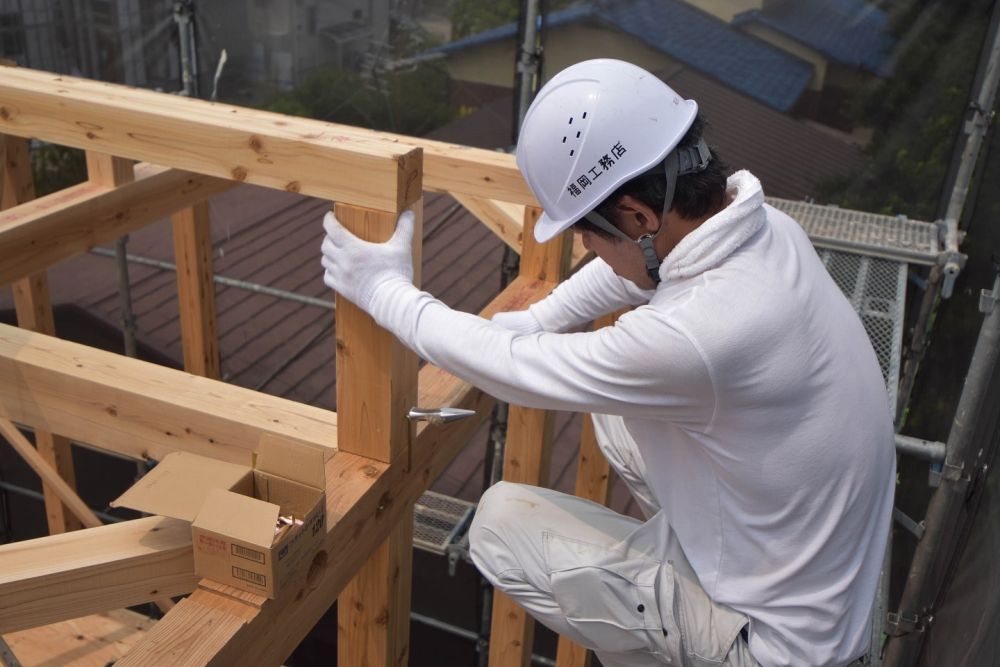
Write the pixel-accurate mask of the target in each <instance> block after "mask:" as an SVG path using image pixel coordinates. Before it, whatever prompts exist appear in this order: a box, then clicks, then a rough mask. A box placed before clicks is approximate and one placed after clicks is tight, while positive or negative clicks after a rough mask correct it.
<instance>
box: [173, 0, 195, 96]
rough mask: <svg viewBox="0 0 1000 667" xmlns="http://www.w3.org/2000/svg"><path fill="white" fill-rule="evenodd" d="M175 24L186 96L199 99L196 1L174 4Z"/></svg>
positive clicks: (189, 0)
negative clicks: (195, 20)
mask: <svg viewBox="0 0 1000 667" xmlns="http://www.w3.org/2000/svg"><path fill="white" fill-rule="evenodd" d="M174 23H176V24H177V34H178V36H179V37H180V50H181V85H182V87H183V93H184V95H187V96H188V97H198V96H199V95H198V45H197V42H196V41H195V33H194V0H177V2H175V3H174Z"/></svg>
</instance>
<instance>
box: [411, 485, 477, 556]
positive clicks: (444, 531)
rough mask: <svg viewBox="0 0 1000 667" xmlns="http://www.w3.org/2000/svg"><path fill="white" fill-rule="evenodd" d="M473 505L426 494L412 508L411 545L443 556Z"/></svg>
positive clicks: (440, 495) (438, 494) (429, 493)
mask: <svg viewBox="0 0 1000 667" xmlns="http://www.w3.org/2000/svg"><path fill="white" fill-rule="evenodd" d="M474 507H475V505H474V504H472V503H470V502H466V501H464V500H459V499H458V498H451V497H450V496H445V495H442V494H440V493H435V492H433V491H426V492H424V494H423V495H422V496H420V499H419V500H418V501H417V503H416V505H415V506H414V508H413V545H414V546H415V547H417V548H420V549H424V550H426V551H432V552H434V553H439V554H443V553H445V551H446V550H447V548H448V545H450V544H451V543H452V542H453V541H454V540H455V538H456V537H457V536H458V534H459V533H460V532H461V529H462V528H463V527H464V525H465V523H466V522H467V521H468V519H469V517H470V516H472V510H473V508H474Z"/></svg>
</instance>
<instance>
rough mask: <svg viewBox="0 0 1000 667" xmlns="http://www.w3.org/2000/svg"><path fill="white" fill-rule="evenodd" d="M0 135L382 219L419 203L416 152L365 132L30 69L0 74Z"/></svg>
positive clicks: (418, 157)
mask: <svg viewBox="0 0 1000 667" xmlns="http://www.w3.org/2000/svg"><path fill="white" fill-rule="evenodd" d="M0 132H4V133H8V134H14V135H17V136H22V137H36V138H40V139H44V140H46V141H51V142H54V143H58V144H62V145H65V146H73V147H76V148H82V149H85V150H92V151H98V152H104V153H109V154H113V155H118V156H120V157H128V158H132V159H135V160H144V161H147V162H152V163H154V164H161V165H166V166H170V167H175V168H177V169H184V170H187V171H193V172H197V173H200V174H205V175H208V176H216V177H219V178H227V179H231V180H235V181H241V182H247V183H254V184H257V185H264V186H267V187H271V188H276V189H279V190H289V191H292V192H301V193H303V194H307V195H314V196H317V197H322V198H324V199H331V200H336V201H348V202H352V203H355V204H358V205H362V206H370V207H372V208H378V209H384V210H394V211H397V210H402V209H403V208H405V207H406V206H407V205H409V204H411V203H412V202H414V201H416V200H417V199H418V198H419V197H420V195H421V193H420V179H419V171H420V165H419V162H420V149H415V148H413V147H412V145H409V144H406V143H401V142H398V141H392V140H386V139H384V138H381V137H379V136H377V135H376V134H375V133H372V132H360V131H356V130H354V131H352V130H351V129H350V128H347V127H342V126H337V125H332V124H329V123H322V122H319V121H313V120H308V119H302V118H292V117H288V116H283V115H281V114H274V113H268V112H264V111H258V110H254V109H246V108H241V107H235V106H230V105H227V104H219V103H213V102H206V101H203V100H198V99H193V98H188V97H181V96H177V95H168V94H165V93H157V92H153V91H148V90H140V89H135V88H128V87H125V86H120V85H116V84H110V83H103V82H97V81H88V80H85V79H76V78H73V77H69V76H63V75H59V74H51V73H47V72H40V71H35V70H29V69H21V68H5V69H4V70H3V71H2V76H0Z"/></svg>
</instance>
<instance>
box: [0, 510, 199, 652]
mask: <svg viewBox="0 0 1000 667" xmlns="http://www.w3.org/2000/svg"><path fill="white" fill-rule="evenodd" d="M197 582H198V579H197V577H195V576H194V556H193V553H192V551H191V525H190V524H189V523H188V522H186V521H178V520H176V519H167V518H164V517H158V516H153V517H147V518H144V519H137V520H135V521H124V522H122V523H116V524H109V525H106V526H101V527H99V528H88V529H87V530H78V531H74V532H72V533H64V534H62V535H52V536H49V537H42V538H39V539H35V540H26V541H23V542H13V543H10V544H5V545H0V633H6V632H11V631H14V630H20V629H24V628H31V627H36V626H39V625H46V624H48V623H55V622H57V621H63V620H66V619H69V618H76V617H78V616H84V615H86V614H93V613H97V612H101V611H107V610H110V609H118V608H121V607H127V606H131V605H137V604H143V603H145V602H150V601H152V600H155V599H157V598H162V597H171V596H176V595H184V594H186V593H189V592H191V591H192V590H194V588H195V586H196V585H197Z"/></svg>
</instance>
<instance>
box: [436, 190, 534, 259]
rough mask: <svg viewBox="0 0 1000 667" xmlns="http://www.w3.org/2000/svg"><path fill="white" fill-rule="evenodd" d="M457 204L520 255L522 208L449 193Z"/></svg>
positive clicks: (518, 205)
mask: <svg viewBox="0 0 1000 667" xmlns="http://www.w3.org/2000/svg"><path fill="white" fill-rule="evenodd" d="M450 194H451V196H452V197H454V198H455V201H457V202H458V203H459V204H461V205H462V206H464V207H465V208H466V210H468V211H469V213H471V214H472V215H474V216H476V218H478V220H479V221H480V222H481V223H483V224H484V225H486V226H487V227H488V228H489V229H490V231H492V232H493V233H494V234H496V235H497V236H498V237H500V240H501V241H503V242H504V243H506V244H507V245H508V246H509V247H510V248H511V250H513V251H514V252H516V253H518V254H520V253H521V246H522V245H523V242H522V240H521V236H522V233H523V231H524V206H523V205H521V204H510V203H507V202H500V201H496V200H494V199H483V198H481V197H473V196H471V195H466V194H462V193H450Z"/></svg>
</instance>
